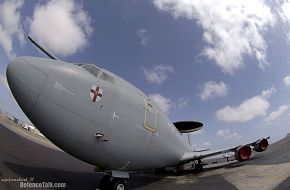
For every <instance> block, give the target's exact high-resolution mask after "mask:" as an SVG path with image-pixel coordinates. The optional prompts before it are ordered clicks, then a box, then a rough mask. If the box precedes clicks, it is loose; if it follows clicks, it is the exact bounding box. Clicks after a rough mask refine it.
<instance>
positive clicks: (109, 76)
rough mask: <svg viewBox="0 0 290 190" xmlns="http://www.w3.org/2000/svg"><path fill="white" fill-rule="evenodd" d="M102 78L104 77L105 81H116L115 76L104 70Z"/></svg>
mask: <svg viewBox="0 0 290 190" xmlns="http://www.w3.org/2000/svg"><path fill="white" fill-rule="evenodd" d="M100 79H102V80H104V81H108V82H110V83H114V78H113V77H112V76H111V75H109V74H107V73H105V72H104V71H103V72H102V75H101V76H100Z"/></svg>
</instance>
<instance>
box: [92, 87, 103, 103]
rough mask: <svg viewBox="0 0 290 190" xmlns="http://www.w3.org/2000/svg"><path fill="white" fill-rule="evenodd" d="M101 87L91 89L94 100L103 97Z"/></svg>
mask: <svg viewBox="0 0 290 190" xmlns="http://www.w3.org/2000/svg"><path fill="white" fill-rule="evenodd" d="M99 90H100V88H99V87H96V90H94V89H91V93H93V95H94V97H93V102H95V101H96V99H97V97H102V96H103V95H102V94H101V93H100V92H99Z"/></svg>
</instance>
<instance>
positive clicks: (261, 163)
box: [0, 116, 290, 190]
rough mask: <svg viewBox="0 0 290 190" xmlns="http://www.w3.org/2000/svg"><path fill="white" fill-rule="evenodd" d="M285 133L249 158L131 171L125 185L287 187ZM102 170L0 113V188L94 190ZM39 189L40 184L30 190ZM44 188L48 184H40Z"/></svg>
mask: <svg viewBox="0 0 290 190" xmlns="http://www.w3.org/2000/svg"><path fill="white" fill-rule="evenodd" d="M289 148H290V136H288V137H286V138H284V139H282V140H280V141H278V142H276V143H274V144H271V145H270V146H269V148H268V150H267V151H265V152H262V153H260V154H258V155H255V156H253V157H252V158H251V160H249V161H246V162H242V163H238V162H229V163H225V164H218V165H217V164H215V165H211V166H206V167H205V170H204V172H202V173H198V174H196V173H194V172H192V171H189V172H187V173H186V174H184V175H179V176H174V175H173V174H169V173H168V174H166V175H155V174H153V173H133V174H132V175H131V179H130V180H129V182H128V184H127V186H128V189H139V190H141V189H142V190H149V189H150V190H151V189H171V190H173V189H195V190H201V189H202V190H211V189H214V190H217V189H226V190H232V189H233V190H237V189H238V190H248V189H253V190H256V189H259V190H272V189H275V190H289V189H290V150H289ZM102 176H103V174H101V173H97V172H94V166H92V165H89V164H87V163H85V162H82V161H80V160H78V159H76V158H74V157H72V156H70V155H68V154H67V153H65V152H63V151H62V150H60V149H59V148H58V147H56V146H55V145H53V144H52V143H51V142H49V141H48V140H47V139H46V138H44V137H41V136H38V135H36V134H32V133H31V132H28V131H26V130H24V129H22V128H21V127H17V126H16V124H14V123H13V122H12V121H10V120H8V119H4V117H3V116H1V117H0V189H1V190H2V189H3V190H6V189H7V190H10V189H11V190H14V189H32V188H23V187H22V188H21V186H20V185H21V184H20V183H21V182H26V181H28V182H33V183H42V182H45V183H48V182H51V183H63V184H65V188H63V189H69V190H75V189H84V190H95V189H98V184H99V181H100V179H101V178H102ZM33 189H40V188H33ZM41 189H49V188H41Z"/></svg>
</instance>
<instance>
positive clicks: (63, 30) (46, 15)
mask: <svg viewBox="0 0 290 190" xmlns="http://www.w3.org/2000/svg"><path fill="white" fill-rule="evenodd" d="M29 28H30V33H31V35H32V36H33V37H34V38H36V40H37V41H39V42H40V44H43V45H44V46H45V47H47V48H48V49H49V50H51V51H52V52H53V53H54V54H58V55H62V56H68V55H71V54H74V53H75V52H77V51H78V50H81V49H82V48H83V47H84V46H85V45H86V44H87V43H88V37H89V36H90V35H91V33H92V31H93V28H92V26H91V19H90V16H89V15H88V13H87V12H86V11H84V10H83V9H82V5H81V4H78V3H76V2H75V1H69V0H52V1H48V2H46V3H45V4H40V5H38V6H36V7H35V9H34V13H33V17H32V19H31V20H30V21H29Z"/></svg>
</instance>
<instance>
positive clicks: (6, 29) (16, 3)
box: [0, 0, 24, 59]
mask: <svg viewBox="0 0 290 190" xmlns="http://www.w3.org/2000/svg"><path fill="white" fill-rule="evenodd" d="M22 6H23V1H20V0H12V1H4V2H2V3H1V4H0V45H1V46H2V47H3V49H4V51H5V53H6V55H7V57H8V58H9V59H12V58H13V57H15V53H14V51H13V40H14V37H15V36H17V38H18V40H19V41H20V43H21V45H22V44H23V43H24V34H23V30H22V26H21V24H20V19H21V18H20V12H19V9H21V7H22Z"/></svg>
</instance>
